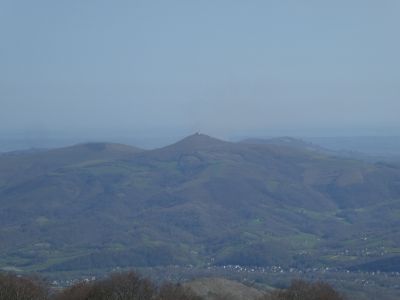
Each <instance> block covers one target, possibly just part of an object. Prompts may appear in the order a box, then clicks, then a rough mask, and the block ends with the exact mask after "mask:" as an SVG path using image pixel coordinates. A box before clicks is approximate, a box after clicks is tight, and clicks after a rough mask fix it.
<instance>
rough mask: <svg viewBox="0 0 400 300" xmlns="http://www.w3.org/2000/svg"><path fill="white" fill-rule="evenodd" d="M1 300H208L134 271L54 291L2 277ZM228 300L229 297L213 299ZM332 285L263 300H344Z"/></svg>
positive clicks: (302, 287) (298, 288) (303, 287)
mask: <svg viewBox="0 0 400 300" xmlns="http://www.w3.org/2000/svg"><path fill="white" fill-rule="evenodd" d="M0 299H1V300H205V299H203V298H201V297H199V296H197V295H195V294H194V293H193V291H191V290H190V288H188V287H185V286H183V285H181V284H173V283H164V284H162V285H161V286H157V285H156V284H155V283H153V282H152V281H151V280H150V279H147V278H142V277H140V276H139V275H138V274H136V273H134V272H127V273H117V274H112V275H111V276H109V277H108V278H106V279H103V280H97V281H94V282H80V283H77V284H75V285H73V286H70V287H68V288H65V289H63V290H61V291H54V290H52V289H50V288H49V286H48V285H47V284H46V283H45V282H44V281H42V280H41V279H40V278H36V277H35V278H32V277H29V278H28V277H21V276H16V275H13V274H0ZM213 299H214V300H226V299H227V298H226V296H224V295H221V296H220V298H219V299H218V297H215V296H214V297H213ZM343 299H344V298H343V296H341V295H340V294H339V293H338V292H337V291H335V290H334V289H333V288H332V287H331V286H330V285H328V284H326V283H322V282H316V283H308V282H305V281H302V280H296V281H293V282H292V284H291V286H290V287H289V288H288V289H286V290H277V291H274V292H272V293H268V294H265V295H264V296H263V297H262V298H261V299H259V300H343Z"/></svg>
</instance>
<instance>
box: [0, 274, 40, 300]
mask: <svg viewBox="0 0 400 300" xmlns="http://www.w3.org/2000/svg"><path fill="white" fill-rule="evenodd" d="M0 299H1V300H47V299H48V288H47V286H46V285H45V284H44V283H43V282H41V281H40V280H39V279H37V278H26V277H18V276H16V275H9V274H0Z"/></svg>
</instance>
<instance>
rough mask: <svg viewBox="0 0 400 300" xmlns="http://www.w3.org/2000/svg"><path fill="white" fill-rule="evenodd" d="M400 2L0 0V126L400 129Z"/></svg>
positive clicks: (143, 131)
mask: <svg viewBox="0 0 400 300" xmlns="http://www.w3.org/2000/svg"><path fill="white" fill-rule="evenodd" d="M399 16H400V1H397V0H393V1H385V0H379V1H378V0H374V1H368V0H359V1H352V0H345V1H340V0H334V1H333V0H332V1H323V0H315V1H311V0H310V1H300V0H292V1H285V0H276V1H267V0H263V1H252V0H242V1H234V0H227V1H222V0H210V1H207V0H198V1H194V0H193V1H190V0H182V1H175V0H162V1H161V0H160V1H151V0H146V1H134V0H131V1H118V0H113V1H111V0H110V1H100V0H76V1H74V0H68V1H56V0H48V1H42V0H35V1H32V0H26V1H19V0H0V105H1V106H0V130H1V131H2V132H6V131H28V132H30V131H32V132H36V131H37V132H46V131H55V132H65V133H70V134H86V135H90V134H97V135H98V134H103V133H104V134H107V135H112V134H114V133H120V134H124V135H126V134H128V135H129V134H132V135H141V136H146V135H154V134H169V135H173V134H177V133H178V134H184V133H189V132H193V131H201V132H205V133H209V134H212V135H216V136H220V137H229V136H236V135H243V134H256V135H274V134H285V135H332V134H333V135H342V134H346V135H348V134H350V135H360V134H385V133H386V134H397V135H398V134H399V133H400V132H399V131H398V130H399V128H400V74H399V72H400V57H399V55H400V54H399V53H400V39H399V30H400V17H399Z"/></svg>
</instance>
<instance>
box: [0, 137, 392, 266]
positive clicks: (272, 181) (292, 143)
mask: <svg viewBox="0 0 400 300" xmlns="http://www.w3.org/2000/svg"><path fill="white" fill-rule="evenodd" d="M399 231H400V167H399V166H398V165H396V164H391V163H370V162H366V161H362V160H356V159H352V158H346V157H340V156H337V155H334V154H333V153H331V152H330V151H326V150H325V149H324V148H322V147H319V146H315V145H313V144H311V143H308V142H303V141H299V140H296V139H292V138H283V139H275V140H270V141H267V142H265V141H260V140H246V141H243V142H238V143H232V142H226V141H222V140H218V139H215V138H212V137H209V136H207V135H203V134H194V135H192V136H189V137H187V138H185V139H183V140H181V141H179V142H177V143H175V144H172V145H170V146H167V147H164V148H159V149H155V150H142V149H139V148H135V147H130V146H125V145H121V144H108V143H89V144H80V145H76V146H72V147H66V148H60V149H54V150H41V151H27V152H19V153H17V154H13V155H1V156H0V268H3V269H13V270H25V271H46V272H63V271H79V270H87V269H107V268H113V267H116V266H121V267H122V266H162V265H174V264H177V265H185V264H192V265H207V264H215V265H228V264H235V265H236V264H237V265H248V266H271V265H282V266H287V267H289V266H294V267H298V268H305V267H309V266H321V265H324V266H335V267H342V268H356V269H357V266H360V268H366V267H368V268H371V266H372V268H379V264H378V267H376V266H375V265H376V263H375V265H374V264H371V262H373V261H374V262H379V261H383V262H384V263H387V262H386V261H385V259H396V257H397V255H398V254H399V253H400V234H399V233H400V232H399ZM399 271H400V270H399Z"/></svg>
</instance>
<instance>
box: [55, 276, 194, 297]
mask: <svg viewBox="0 0 400 300" xmlns="http://www.w3.org/2000/svg"><path fill="white" fill-rule="evenodd" d="M54 299H55V300H200V299H201V298H199V297H197V296H195V295H194V294H193V293H192V292H191V291H190V290H189V289H186V288H184V287H182V286H181V285H179V284H170V283H168V284H164V285H163V286H161V288H160V289H158V288H157V287H156V286H155V285H154V284H153V283H152V282H151V281H150V280H148V279H146V278H141V277H140V276H139V275H137V274H136V273H134V272H129V273H119V274H113V275H111V276H110V277H109V278H107V279H104V280H100V281H97V282H94V283H85V282H84V283H78V284H76V285H73V286H71V287H69V288H67V289H65V290H63V291H61V292H60V293H59V294H58V295H55V297H54Z"/></svg>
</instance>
